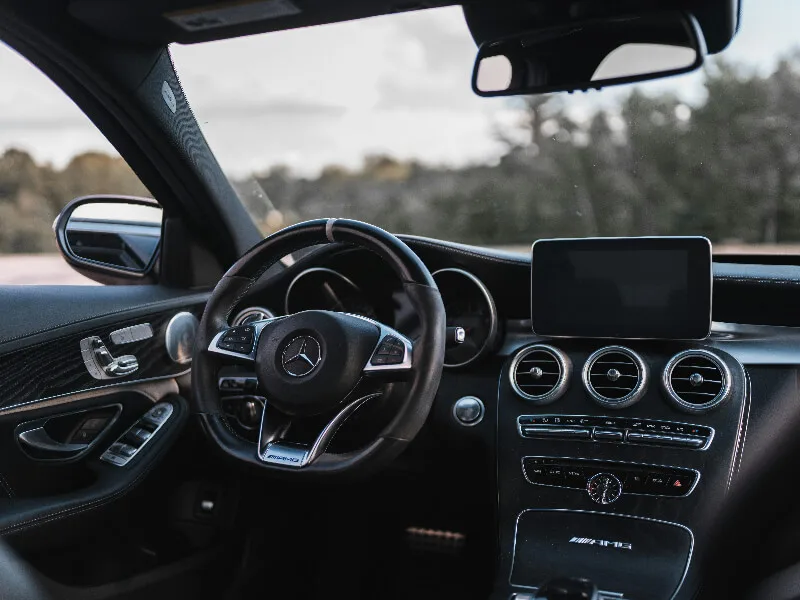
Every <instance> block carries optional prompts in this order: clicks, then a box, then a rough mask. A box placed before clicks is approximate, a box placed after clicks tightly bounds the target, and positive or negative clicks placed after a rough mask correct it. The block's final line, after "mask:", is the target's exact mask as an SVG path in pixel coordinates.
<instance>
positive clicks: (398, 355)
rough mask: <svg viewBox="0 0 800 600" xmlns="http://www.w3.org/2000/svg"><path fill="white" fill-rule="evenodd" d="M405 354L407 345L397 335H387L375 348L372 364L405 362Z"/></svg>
mask: <svg viewBox="0 0 800 600" xmlns="http://www.w3.org/2000/svg"><path fill="white" fill-rule="evenodd" d="M405 354H406V345H405V344H404V343H403V342H401V341H400V340H399V339H397V338H396V337H394V336H391V335H387V336H386V337H384V338H383V340H381V343H380V344H378V347H377V348H376V349H375V353H374V354H373V355H372V360H371V361H370V364H373V365H399V364H401V363H402V362H403V359H404V358H405Z"/></svg>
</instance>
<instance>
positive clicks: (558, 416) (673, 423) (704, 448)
mask: <svg viewBox="0 0 800 600" xmlns="http://www.w3.org/2000/svg"><path fill="white" fill-rule="evenodd" d="M522 417H536V418H539V417H553V418H556V417H557V418H560V419H563V418H564V417H576V418H578V419H584V418H585V419H616V418H617V417H615V416H612V415H562V414H558V415H554V414H543V415H539V414H537V415H519V416H518V417H517V433H519V435H520V437H523V438H525V439H526V440H535V439H542V438H530V437H527V436H524V435H522V427H523V425H522V424H521V423H520V422H519V420H520V419H521V418H522ZM623 418H626V419H633V418H636V417H623ZM641 420H642V421H647V422H651V423H669V424H670V425H686V426H688V427H705V428H706V429H710V430H711V435H710V436H708V441H707V442H706V445H705V446H703V447H702V448H684V450H694V451H695V452H699V451H703V450H708V448H709V446H711V442H712V441H714V436H715V435H716V433H717V432H716V430H715V429H714V428H713V427H711V426H710V425H698V424H697V423H683V422H680V421H664V420H662V419H645V418H642V419H641ZM556 424H557V425H562V424H561V423H556ZM562 426H563V425H562ZM574 427H582V426H581V425H575V426H574ZM586 427H598V426H597V425H586ZM603 427H617V426H616V425H603ZM621 429H626V430H627V431H630V429H629V428H624V427H621ZM678 435H685V434H678ZM626 438H627V436H626ZM560 441H573V442H574V441H578V442H596V443H599V444H603V443H609V444H629V443H634V442H628V440H627V439H625V440H624V441H622V442H614V441H610V442H606V441H605V440H595V439H594V438H592V439H589V440H574V439H573V440H560ZM648 445H651V446H655V445H656V444H648ZM671 447H672V448H675V446H671Z"/></svg>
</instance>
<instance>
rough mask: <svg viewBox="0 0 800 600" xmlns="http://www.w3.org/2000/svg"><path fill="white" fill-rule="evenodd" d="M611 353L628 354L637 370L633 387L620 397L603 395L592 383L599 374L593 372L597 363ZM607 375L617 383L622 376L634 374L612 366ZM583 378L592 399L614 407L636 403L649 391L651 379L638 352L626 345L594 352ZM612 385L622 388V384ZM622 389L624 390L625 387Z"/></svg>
mask: <svg viewBox="0 0 800 600" xmlns="http://www.w3.org/2000/svg"><path fill="white" fill-rule="evenodd" d="M609 354H622V355H624V356H626V357H627V358H629V359H630V361H631V363H632V365H633V366H634V367H636V370H637V379H636V383H635V384H634V385H633V386H632V387H631V389H630V391H629V392H627V393H625V394H624V395H622V396H620V397H608V396H603V395H602V394H600V393H599V392H598V391H597V389H595V385H594V384H592V375H595V376H596V375H597V374H596V373H592V369H593V367H594V366H595V363H597V361H599V360H600V359H601V358H603V357H604V356H607V355H609ZM606 377H608V379H609V381H610V382H611V383H616V382H618V381H619V380H620V378H621V377H632V375H624V374H623V373H621V372H620V370H619V369H617V368H614V367H612V368H610V369H609V370H608V372H607V374H606ZM582 378H583V387H584V388H586V391H587V392H588V393H589V395H590V396H591V397H592V399H593V400H594V401H595V402H597V403H598V404H600V405H601V406H604V407H606V408H612V409H618V408H626V407H628V406H631V405H633V404H636V403H637V402H638V401H639V400H640V399H641V397H642V396H643V395H644V393H645V392H646V391H647V385H648V383H649V380H650V377H649V375H648V370H647V365H646V364H645V362H644V361H643V360H642V358H641V357H640V356H639V355H638V354H636V352H634V351H633V350H631V349H630V348H626V347H625V346H605V347H603V348H600V349H599V350H597V351H596V352H594V353H592V355H591V356H589V358H587V359H586V364H584V365H583V374H582ZM610 387H614V388H617V387H619V388H622V386H610ZM622 391H624V389H623V390H622Z"/></svg>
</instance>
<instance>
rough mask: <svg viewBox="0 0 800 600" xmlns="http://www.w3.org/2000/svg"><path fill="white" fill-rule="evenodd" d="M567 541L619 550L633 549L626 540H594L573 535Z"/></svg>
mask: <svg viewBox="0 0 800 600" xmlns="http://www.w3.org/2000/svg"><path fill="white" fill-rule="evenodd" d="M569 543H570V544H589V545H592V546H603V547H604V548H619V549H620V550H633V545H632V544H629V543H628V542H609V541H608V540H595V539H592V538H582V537H574V538H572V539H571V540H570V541H569Z"/></svg>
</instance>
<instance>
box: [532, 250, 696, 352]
mask: <svg viewBox="0 0 800 600" xmlns="http://www.w3.org/2000/svg"><path fill="white" fill-rule="evenodd" d="M711 286H712V274H711V243H710V242H709V241H708V240H707V239H706V238H702V237H682V238H591V239H563V240H540V241H537V242H536V243H535V244H534V245H533V250H532V254H531V319H532V321H533V330H534V332H536V333H537V334H539V335H545V336H554V337H558V336H569V337H594V338H652V339H681V340H686V339H702V338H704V337H706V336H707V335H708V333H709V331H710V329H711Z"/></svg>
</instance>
